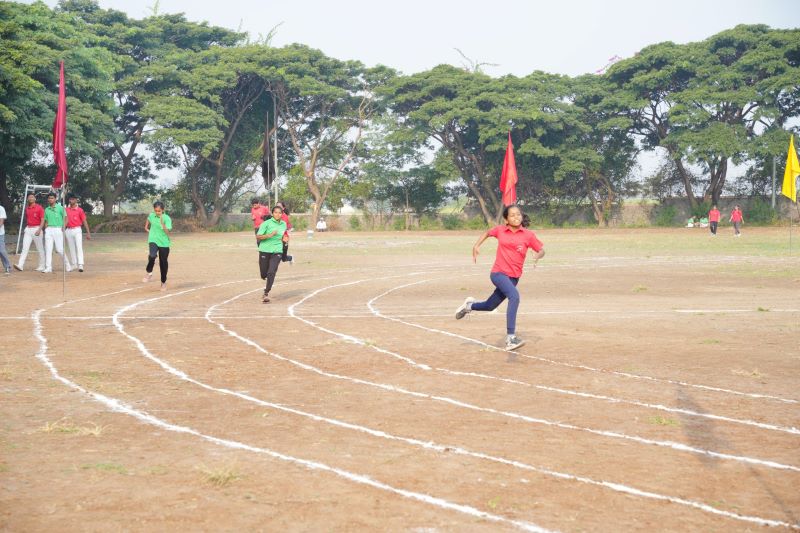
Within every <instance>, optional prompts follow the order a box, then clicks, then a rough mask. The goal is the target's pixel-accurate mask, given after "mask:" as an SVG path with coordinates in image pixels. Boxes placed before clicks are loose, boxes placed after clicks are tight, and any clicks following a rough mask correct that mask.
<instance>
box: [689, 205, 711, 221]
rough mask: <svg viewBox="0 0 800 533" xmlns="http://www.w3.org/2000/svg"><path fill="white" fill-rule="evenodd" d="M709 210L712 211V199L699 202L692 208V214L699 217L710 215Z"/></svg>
mask: <svg viewBox="0 0 800 533" xmlns="http://www.w3.org/2000/svg"><path fill="white" fill-rule="evenodd" d="M709 211H711V201H705V202H702V203H699V204H697V206H695V208H694V209H692V216H693V217H697V218H704V217H708V212H709Z"/></svg>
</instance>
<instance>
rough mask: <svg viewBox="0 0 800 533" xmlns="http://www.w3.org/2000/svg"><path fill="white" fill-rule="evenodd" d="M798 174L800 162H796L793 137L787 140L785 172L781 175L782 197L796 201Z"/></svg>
mask: <svg viewBox="0 0 800 533" xmlns="http://www.w3.org/2000/svg"><path fill="white" fill-rule="evenodd" d="M798 174H800V162H798V161H797V152H796V151H795V149H794V135H792V136H791V137H790V139H789V153H788V154H787V156H786V170H785V171H784V173H783V187H781V192H782V193H783V195H784V196H787V197H789V198H791V200H792V201H793V202H796V201H797V180H796V179H795V178H797V175H798Z"/></svg>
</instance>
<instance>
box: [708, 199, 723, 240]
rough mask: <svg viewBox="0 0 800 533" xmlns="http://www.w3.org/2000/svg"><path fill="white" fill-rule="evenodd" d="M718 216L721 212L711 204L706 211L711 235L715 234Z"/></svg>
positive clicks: (719, 216)
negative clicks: (709, 209) (709, 208)
mask: <svg viewBox="0 0 800 533" xmlns="http://www.w3.org/2000/svg"><path fill="white" fill-rule="evenodd" d="M720 218H721V214H720V212H719V209H717V206H716V205H712V206H711V211H709V212H708V227H709V228H711V235H716V234H717V226H718V225H719V219H720Z"/></svg>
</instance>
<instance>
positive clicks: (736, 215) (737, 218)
mask: <svg viewBox="0 0 800 533" xmlns="http://www.w3.org/2000/svg"><path fill="white" fill-rule="evenodd" d="M741 221H742V212H741V211H739V210H737V209H734V210H733V211H731V222H741Z"/></svg>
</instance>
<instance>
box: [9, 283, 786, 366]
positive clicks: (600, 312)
mask: <svg viewBox="0 0 800 533" xmlns="http://www.w3.org/2000/svg"><path fill="white" fill-rule="evenodd" d="M317 279H328V278H317ZM125 290H126V291H128V290H133V289H125ZM399 309H402V310H403V311H404V313H401V314H392V315H391V317H393V318H446V317H451V316H453V313H414V312H411V308H407V307H406V308H399ZM769 312H770V313H800V309H770V310H769ZM673 313H682V314H687V313H688V314H691V313H696V314H710V313H754V314H761V313H763V311H759V310H757V309H671V310H648V309H640V310H628V311H617V310H614V311H608V310H601V309H574V310H561V311H558V310H553V311H521V312H519V313H517V316H520V315H524V316H542V315H580V314H592V315H603V316H606V317H613V318H629V317H635V316H639V315H664V314H673ZM487 314H488V313H487ZM217 316H219V317H221V318H297V317H296V316H292V315H268V314H252V315H236V314H230V313H228V314H226V315H217ZM374 317H375V314H374V313H361V312H358V311H353V312H351V313H346V314H325V315H320V314H310V315H303V318H308V319H312V318H374ZM382 318H388V316H386V315H384V316H382ZM30 319H31V317H30V316H28V315H17V316H0V320H26V321H27V320H30ZM205 319H206V317H205V316H200V315H185V316H179V315H170V316H158V315H126V316H125V320H205ZM45 320H111V315H95V316H48V317H45ZM504 351H505V350H504Z"/></svg>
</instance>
